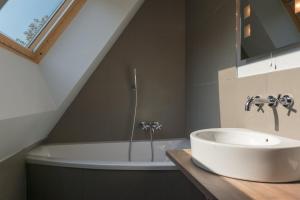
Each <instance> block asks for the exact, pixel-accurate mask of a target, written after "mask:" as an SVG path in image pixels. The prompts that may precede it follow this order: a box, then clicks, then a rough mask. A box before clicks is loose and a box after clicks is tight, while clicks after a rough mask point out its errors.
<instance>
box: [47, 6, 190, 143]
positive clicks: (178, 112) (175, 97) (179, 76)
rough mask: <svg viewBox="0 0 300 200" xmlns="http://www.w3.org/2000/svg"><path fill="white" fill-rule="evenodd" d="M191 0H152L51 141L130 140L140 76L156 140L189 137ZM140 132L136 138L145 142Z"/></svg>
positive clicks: (142, 116)
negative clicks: (133, 79)
mask: <svg viewBox="0 0 300 200" xmlns="http://www.w3.org/2000/svg"><path fill="white" fill-rule="evenodd" d="M185 22H186V18H185V0H163V1H161V0H146V1H145V3H144V5H143V6H142V8H141V9H140V10H139V12H138V13H137V15H136V16H135V17H134V19H133V21H132V22H131V23H130V24H129V26H128V27H127V28H126V30H125V32H124V33H123V34H122V36H121V37H120V38H119V40H118V41H117V43H116V44H115V45H114V47H113V48H112V49H111V51H110V52H109V53H108V55H107V56H106V58H105V59H104V60H103V62H102V63H101V64H100V65H99V67H98V69H97V70H96V71H95V73H94V74H93V75H92V77H91V78H90V79H89V81H88V82H87V84H86V85H85V87H84V88H83V89H82V91H81V92H80V94H79V95H78V97H77V98H76V99H75V101H74V102H73V103H72V105H71V106H70V107H69V109H68V110H67V112H66V113H65V114H64V116H63V117H62V118H61V120H60V121H59V123H58V124H57V126H56V127H55V128H54V130H53V131H52V132H51V134H50V135H49V137H48V142H91V141H93V142H94V141H107V140H128V139H129V137H130V135H129V134H130V122H131V118H132V117H131V112H132V107H133V104H132V102H133V93H132V91H131V89H130V70H129V69H130V68H132V67H136V68H137V74H138V85H139V88H138V92H139V108H138V113H137V120H138V121H140V120H157V121H160V122H161V123H162V124H163V126H164V128H163V131H162V132H161V133H159V134H157V135H156V138H178V137H185V136H186V134H185V104H186V102H185V96H186V95H185V94H186V90H185V78H186V74H185V61H186V58H185V49H186V46H185V44H186V40H185V39H186V35H185V32H186V26H185ZM148 137H149V136H145V135H144V134H143V133H139V131H137V134H136V137H135V139H144V138H148Z"/></svg>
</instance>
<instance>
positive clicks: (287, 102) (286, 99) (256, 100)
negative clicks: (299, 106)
mask: <svg viewBox="0 0 300 200" xmlns="http://www.w3.org/2000/svg"><path fill="white" fill-rule="evenodd" d="M278 103H280V104H281V105H283V106H284V107H286V108H288V109H290V108H292V107H293V105H294V99H293V97H291V96H289V95H283V96H281V94H279V95H278V97H277V98H276V97H274V96H268V97H267V98H261V97H260V96H255V97H254V96H252V97H249V96H248V97H247V101H246V103H245V111H250V110H251V106H252V105H253V104H254V105H256V106H257V107H259V109H260V108H262V107H263V106H264V104H268V106H269V107H272V108H275V107H277V105H278Z"/></svg>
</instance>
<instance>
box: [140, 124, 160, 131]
mask: <svg viewBox="0 0 300 200" xmlns="http://www.w3.org/2000/svg"><path fill="white" fill-rule="evenodd" d="M139 126H140V129H141V130H143V131H145V132H148V131H151V133H156V132H158V131H160V130H161V129H162V124H161V123H160V122H156V121H150V122H146V121H141V122H140V123H139Z"/></svg>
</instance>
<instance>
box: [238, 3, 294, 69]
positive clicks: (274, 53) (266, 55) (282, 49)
mask: <svg viewBox="0 0 300 200" xmlns="http://www.w3.org/2000/svg"><path fill="white" fill-rule="evenodd" d="M240 1H241V0H236V13H235V17H236V26H235V34H236V37H235V38H236V44H235V47H236V66H237V67H241V66H243V65H247V64H251V63H255V62H259V61H262V60H266V59H269V58H270V57H271V56H272V57H277V56H280V55H284V54H288V53H292V52H296V51H299V50H300V42H297V43H294V44H290V45H287V46H284V47H280V48H277V49H275V50H274V51H271V52H269V53H264V54H261V55H258V56H254V57H251V58H247V59H244V60H241V20H242V19H241V13H240V3H241V2H240Z"/></svg>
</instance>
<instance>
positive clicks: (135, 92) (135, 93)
mask: <svg viewBox="0 0 300 200" xmlns="http://www.w3.org/2000/svg"><path fill="white" fill-rule="evenodd" d="M137 87H138V86H137V74H136V68H134V69H133V70H132V85H131V90H132V92H133V96H134V108H133V115H132V124H131V132H130V141H129V148H128V161H131V153H132V143H133V136H134V131H135V123H136V113H137V109H138V90H137Z"/></svg>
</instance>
